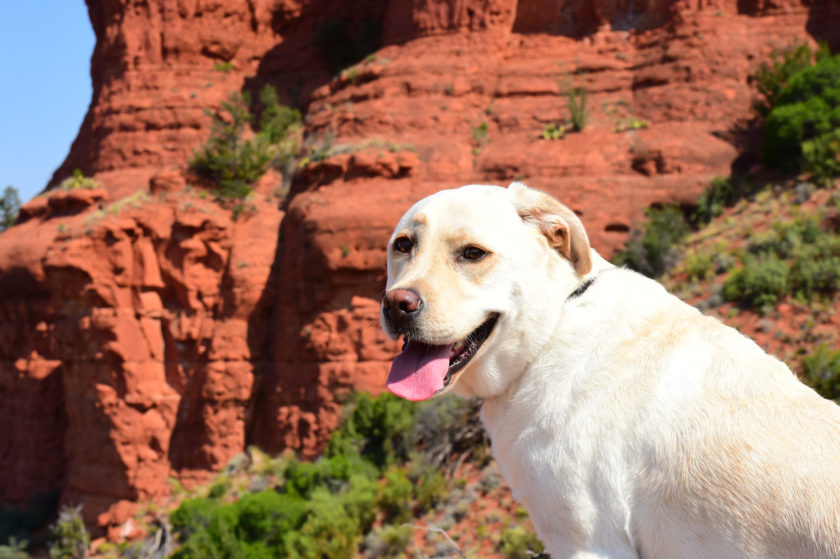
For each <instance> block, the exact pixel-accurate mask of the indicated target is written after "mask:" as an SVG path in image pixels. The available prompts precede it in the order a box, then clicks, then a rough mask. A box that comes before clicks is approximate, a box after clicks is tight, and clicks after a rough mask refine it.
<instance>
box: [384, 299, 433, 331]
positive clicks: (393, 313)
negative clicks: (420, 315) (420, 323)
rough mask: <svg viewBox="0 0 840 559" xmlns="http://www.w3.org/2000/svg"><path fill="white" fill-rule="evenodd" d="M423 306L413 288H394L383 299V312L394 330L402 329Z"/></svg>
mask: <svg viewBox="0 0 840 559" xmlns="http://www.w3.org/2000/svg"><path fill="white" fill-rule="evenodd" d="M422 306H423V300H422V299H421V298H420V295H418V294H417V292H416V291H414V290H413V289H392V290H391V291H389V292H388V293H386V294H385V298H384V299H382V313H383V314H384V315H385V318H386V319H387V320H388V323H389V324H390V325H391V327H392V328H394V330H397V331H401V330H402V328H403V327H405V326H406V325H407V322H408V321H409V320H410V319H412V318H413V317H414V315H415V314H416V313H417V311H419V310H420V308H421V307H422Z"/></svg>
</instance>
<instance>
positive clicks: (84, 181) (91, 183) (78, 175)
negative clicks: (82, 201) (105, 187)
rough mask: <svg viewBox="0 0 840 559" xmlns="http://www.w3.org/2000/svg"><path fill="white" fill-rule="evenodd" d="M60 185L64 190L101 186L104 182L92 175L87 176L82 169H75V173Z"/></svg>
mask: <svg viewBox="0 0 840 559" xmlns="http://www.w3.org/2000/svg"><path fill="white" fill-rule="evenodd" d="M58 187H59V188H60V189H62V190H75V189H77V188H87V189H93V188H101V187H102V184H101V183H100V182H99V181H97V180H96V179H93V178H91V177H86V176H85V174H84V173H83V172H82V170H81V169H73V175H72V176H69V177H67V178H66V179H64V180H63V181H61V184H59V185H58Z"/></svg>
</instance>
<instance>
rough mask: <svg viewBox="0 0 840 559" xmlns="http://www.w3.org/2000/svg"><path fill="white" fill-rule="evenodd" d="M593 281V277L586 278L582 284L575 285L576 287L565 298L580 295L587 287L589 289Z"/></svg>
mask: <svg viewBox="0 0 840 559" xmlns="http://www.w3.org/2000/svg"><path fill="white" fill-rule="evenodd" d="M593 283H595V278H594V277H591V278H589V279H588V280H586V281H584V282H583V283H582V284H580V285H579V286H577V289H575V290H574V291H572V293H571V294H570V295H569V296H568V297H567V298H566V300H567V301H568V300H569V299H574V298H575V297H580V296H581V295H583V293H584V292H585V291H586V290H587V289H589V288H590V287H591V286H592V284H593Z"/></svg>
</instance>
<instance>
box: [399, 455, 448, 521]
mask: <svg viewBox="0 0 840 559" xmlns="http://www.w3.org/2000/svg"><path fill="white" fill-rule="evenodd" d="M406 475H407V476H408V479H409V480H411V482H412V483H413V484H414V496H415V498H416V500H417V510H418V511H420V512H424V511H427V510H431V509H433V508H435V507H436V506H437V505H438V504H440V503H442V502H443V501H444V500H445V499H446V495H447V491H448V489H449V484H448V483H447V481H446V478H445V477H443V474H441V473H440V471H438V469H437V468H436V467H434V466H432V465H431V464H429V463H428V461H427V459H426V457H425V456H423V455H415V456H414V457H413V459H412V460H411V462H410V463H409V468H408V471H407V473H406Z"/></svg>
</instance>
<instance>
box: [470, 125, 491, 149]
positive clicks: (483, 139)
mask: <svg viewBox="0 0 840 559" xmlns="http://www.w3.org/2000/svg"><path fill="white" fill-rule="evenodd" d="M487 132H488V126H487V122H485V121H482V122H481V124H479V125H478V126H473V128H472V137H473V140H474V141H475V143H476V144H478V145H479V146H483V145H484V144H486V143H487Z"/></svg>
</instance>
